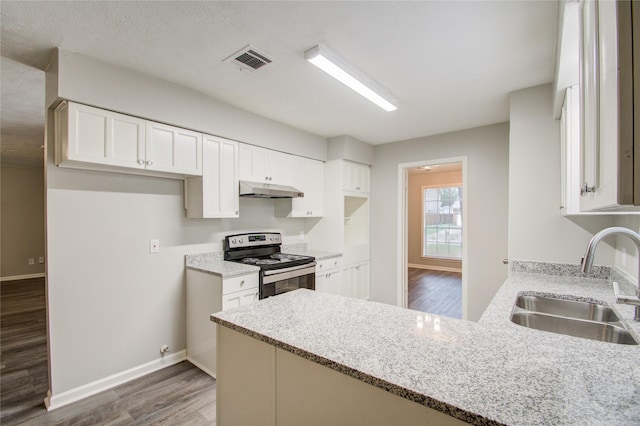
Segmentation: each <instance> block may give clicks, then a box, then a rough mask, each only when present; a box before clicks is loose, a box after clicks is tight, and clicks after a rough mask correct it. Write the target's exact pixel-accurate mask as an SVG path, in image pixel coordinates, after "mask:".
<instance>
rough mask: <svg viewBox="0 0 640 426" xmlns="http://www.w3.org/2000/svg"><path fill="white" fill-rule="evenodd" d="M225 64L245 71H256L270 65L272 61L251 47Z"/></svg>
mask: <svg viewBox="0 0 640 426" xmlns="http://www.w3.org/2000/svg"><path fill="white" fill-rule="evenodd" d="M224 62H230V63H233V64H236V65H239V66H240V67H242V68H243V69H246V70H249V71H255V70H257V69H260V68H262V67H264V66H265V65H269V64H270V63H271V62H272V59H269V58H268V57H267V55H266V54H264V53H262V52H260V51H259V50H258V49H256V48H255V47H253V46H250V45H249V46H246V47H244V48H243V49H240V50H239V51H237V52H236V53H234V54H233V55H231V56H229V57H228V58H227V59H225V60H224Z"/></svg>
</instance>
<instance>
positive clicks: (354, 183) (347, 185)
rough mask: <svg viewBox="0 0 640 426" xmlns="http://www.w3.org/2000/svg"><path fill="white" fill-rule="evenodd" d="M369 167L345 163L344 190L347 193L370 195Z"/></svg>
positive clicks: (343, 164)
mask: <svg viewBox="0 0 640 426" xmlns="http://www.w3.org/2000/svg"><path fill="white" fill-rule="evenodd" d="M369 175H370V173H369V166H367V165H365V164H358V163H352V162H350V161H343V163H342V189H343V190H345V191H352V192H362V193H365V194H368V193H369V192H370V189H369V181H370V176H369Z"/></svg>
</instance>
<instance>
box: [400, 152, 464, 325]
mask: <svg viewBox="0 0 640 426" xmlns="http://www.w3.org/2000/svg"><path fill="white" fill-rule="evenodd" d="M466 161H467V159H466V157H455V158H444V159H437V160H424V161H420V162H412V163H403V164H400V165H399V168H398V185H399V191H398V194H399V200H398V228H399V229H398V247H399V250H398V253H399V259H398V305H399V306H402V307H405V308H409V309H414V310H419V311H422V312H427V313H431V314H437V315H443V316H448V317H452V318H466V317H467V313H466V311H467V309H466V288H467V283H466V281H467V280H466V276H465V269H466V268H465V266H466V262H465V258H466V247H467V245H466V241H465V240H466V235H467V232H466V226H465V225H466V218H467V213H466V208H467V203H466V202H465V201H466V198H467V197H466V189H465V185H464V183H465V180H466V179H465V177H466Z"/></svg>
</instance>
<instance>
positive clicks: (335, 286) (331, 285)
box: [326, 270, 340, 294]
mask: <svg viewBox="0 0 640 426" xmlns="http://www.w3.org/2000/svg"><path fill="white" fill-rule="evenodd" d="M326 283H327V284H326V288H327V292H328V293H331V294H340V271H338V270H335V271H331V272H329V273H328V274H327V281H326Z"/></svg>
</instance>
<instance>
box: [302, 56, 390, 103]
mask: <svg viewBox="0 0 640 426" xmlns="http://www.w3.org/2000/svg"><path fill="white" fill-rule="evenodd" d="M304 58H305V59H306V60H307V61H309V62H311V63H312V64H313V65H315V66H317V67H318V68H320V69H321V70H322V71H324V72H326V73H327V74H329V75H330V76H332V77H333V78H335V79H336V80H338V81H339V82H341V83H342V84H344V85H346V86H348V87H350V88H351V89H353V90H355V91H356V92H358V93H359V94H360V95H362V96H364V97H365V98H367V99H369V100H370V101H371V102H373V103H374V104H376V105H378V106H379V107H380V108H382V109H384V110H385V111H395V110H396V109H398V106H397V105H396V104H395V102H393V101H392V99H393V97H392V96H390V95H389V94H387V93H386V91H385V90H384V89H383V88H382V87H380V86H379V85H378V84H377V83H376V82H375V81H374V80H373V79H371V78H370V77H368V76H367V75H366V74H364V73H363V72H362V71H359V70H357V69H356V68H354V67H353V66H351V65H349V64H347V62H346V61H345V60H343V59H342V58H340V56H338V55H337V54H336V53H334V52H332V51H331V50H329V49H328V48H327V47H326V46H323V45H320V44H319V45H316V46H313V47H312V48H311V49H309V50H307V51H306V52H304Z"/></svg>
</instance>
